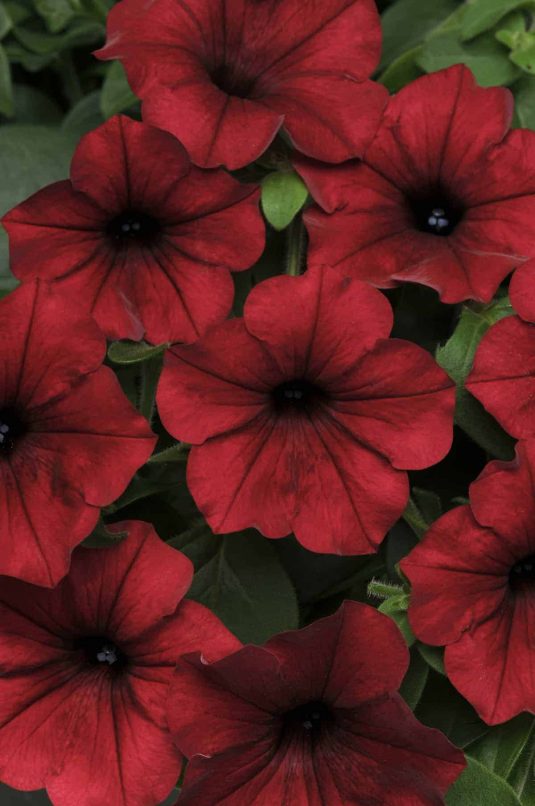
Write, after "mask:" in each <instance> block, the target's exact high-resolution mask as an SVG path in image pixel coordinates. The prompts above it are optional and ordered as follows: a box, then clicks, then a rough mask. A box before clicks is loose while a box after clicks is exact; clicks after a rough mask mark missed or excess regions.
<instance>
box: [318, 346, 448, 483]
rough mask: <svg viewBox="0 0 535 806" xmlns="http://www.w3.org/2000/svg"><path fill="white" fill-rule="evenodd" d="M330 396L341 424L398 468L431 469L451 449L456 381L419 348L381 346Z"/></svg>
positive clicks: (345, 377) (330, 406)
mask: <svg viewBox="0 0 535 806" xmlns="http://www.w3.org/2000/svg"><path fill="white" fill-rule="evenodd" d="M330 391H331V394H332V395H333V398H334V399H332V400H331V401H329V409H330V411H331V412H332V414H333V417H334V418H335V419H336V421H337V422H338V423H340V424H341V425H342V426H343V427H344V428H345V429H347V430H348V431H349V432H350V433H351V434H352V435H353V437H354V438H355V439H357V440H360V441H362V442H363V443H365V444H366V445H368V446H369V447H371V448H373V449H374V450H376V451H378V452H379V453H382V454H383V455H384V456H387V457H388V459H390V461H391V462H392V464H393V465H394V467H398V468H403V469H408V468H410V469H412V470H416V469H418V470H419V469H421V468H424V467H429V465H432V464H435V463H436V462H438V461H440V459H443V458H444V456H445V455H446V454H447V452H448V451H449V449H450V447H451V443H452V439H453V410H454V407H455V388H454V385H453V382H452V381H451V380H450V378H449V377H448V376H447V375H446V373H445V372H444V371H443V370H442V369H441V368H440V367H439V366H438V365H437V364H436V362H435V361H434V360H433V359H432V358H431V356H430V355H429V353H427V352H426V351H425V350H423V349H422V348H421V347H418V346H417V345H415V344H410V343H409V342H405V341H400V340H397V339H385V340H381V341H379V342H377V344H376V346H375V347H374V348H373V349H372V350H371V351H370V352H369V353H367V354H366V355H365V356H363V358H362V359H361V360H360V361H359V363H358V364H357V366H355V368H354V370H353V372H351V373H347V372H346V374H345V375H342V376H341V377H340V379H339V381H338V382H336V381H335V382H333V384H332V385H331V386H330Z"/></svg>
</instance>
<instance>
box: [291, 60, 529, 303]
mask: <svg viewBox="0 0 535 806" xmlns="http://www.w3.org/2000/svg"><path fill="white" fill-rule="evenodd" d="M437 99H438V101H437ZM512 111H513V102H512V96H511V94H510V92H509V91H508V90H506V89H503V88H496V87H495V88H492V89H482V88H481V87H478V86H477V85H476V84H475V82H474V78H473V76H472V73H471V72H470V70H468V69H467V68H466V67H463V66H462V65H457V66H455V67H451V68H449V69H447V70H442V71H439V72H437V73H433V74H432V75H428V76H423V77H422V78H419V79H417V80H416V81H414V82H413V83H411V84H409V85H408V86H407V87H405V88H404V89H402V90H401V91H400V92H399V93H397V94H396V95H395V96H394V97H393V98H391V100H390V103H389V106H388V108H387V111H386V113H385V116H384V118H383V122H382V123H381V126H380V127H379V130H378V133H377V136H376V138H375V140H374V141H373V143H372V145H371V146H370V148H369V149H368V151H367V152H366V154H365V156H364V162H362V163H348V164H347V165H343V166H340V167H337V168H332V167H328V166H321V165H314V164H310V163H309V164H307V163H306V161H303V160H301V161H299V160H297V161H296V167H297V169H298V170H299V172H300V173H301V174H302V176H303V177H304V179H305V181H306V182H307V184H308V186H309V188H310V191H311V193H312V195H313V196H314V198H315V199H316V201H317V202H318V204H319V205H320V206H321V208H323V210H321V209H319V208H318V207H313V208H311V209H310V210H309V211H308V212H307V213H306V215H305V221H306V223H307V228H308V232H309V235H310V242H311V249H310V260H311V261H312V263H314V262H315V263H329V264H330V265H340V266H341V267H343V268H344V269H346V270H348V271H349V270H350V271H351V272H352V273H353V275H354V276H355V277H358V278H359V279H362V280H367V281H368V282H371V283H373V284H374V285H377V286H380V287H382V288H388V287H392V286H394V285H396V282H400V281H406V280H409V281H411V282H417V283H423V284H424V285H428V286H431V287H432V288H434V289H436V290H437V291H438V292H439V294H440V296H441V299H442V300H443V302H459V301H460V300H464V299H477V300H484V301H488V300H490V299H491V298H492V296H493V294H494V292H495V291H496V289H497V287H498V285H499V284H500V282H501V281H502V280H503V278H504V277H505V276H506V275H507V274H508V273H509V272H510V271H511V270H512V269H513V268H514V267H516V266H518V265H519V264H521V263H522V262H523V261H524V260H525V259H526V257H528V256H535V229H534V228H533V225H532V222H533V219H534V218H535V173H534V172H533V164H534V162H535V133H534V132H532V131H528V130H523V129H516V130H515V131H512V132H509V133H507V131H508V128H509V125H510V121H511V116H512Z"/></svg>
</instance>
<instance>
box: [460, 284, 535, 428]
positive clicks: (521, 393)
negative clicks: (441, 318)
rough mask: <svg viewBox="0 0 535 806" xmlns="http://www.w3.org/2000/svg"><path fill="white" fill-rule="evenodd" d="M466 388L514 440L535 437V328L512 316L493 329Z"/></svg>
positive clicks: (490, 330)
mask: <svg viewBox="0 0 535 806" xmlns="http://www.w3.org/2000/svg"><path fill="white" fill-rule="evenodd" d="M517 288H518V286H517ZM466 388H467V389H468V391H469V392H471V394H473V395H474V397H477V399H478V400H479V401H480V402H481V403H483V405H484V406H485V408H486V409H487V411H489V412H490V414H492V416H493V417H495V418H496V420H498V422H499V423H500V425H502V426H503V428H505V430H506V431H508V433H509V434H511V436H513V437H517V438H520V439H523V438H530V437H535V324H531V323H529V322H524V321H522V319H520V318H519V317H518V316H509V317H506V318H505V319H502V320H501V321H500V322H497V323H496V324H495V325H493V326H492V327H491V328H489V330H488V331H487V332H486V333H485V335H484V336H483V338H482V339H481V342H480V344H479V346H478V348H477V351H476V355H475V359H474V366H473V368H472V371H471V373H470V375H469V376H468V380H467V382H466Z"/></svg>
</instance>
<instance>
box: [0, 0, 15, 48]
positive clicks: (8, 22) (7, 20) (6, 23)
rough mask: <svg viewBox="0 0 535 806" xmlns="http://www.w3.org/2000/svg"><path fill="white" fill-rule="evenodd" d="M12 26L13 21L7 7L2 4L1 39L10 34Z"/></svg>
mask: <svg viewBox="0 0 535 806" xmlns="http://www.w3.org/2000/svg"><path fill="white" fill-rule="evenodd" d="M12 25H13V21H12V19H11V16H10V14H9V12H8V10H7V8H6V6H5V5H4V3H0V39H3V38H4V36H5V35H6V34H7V33H9V31H10V30H11V27H12Z"/></svg>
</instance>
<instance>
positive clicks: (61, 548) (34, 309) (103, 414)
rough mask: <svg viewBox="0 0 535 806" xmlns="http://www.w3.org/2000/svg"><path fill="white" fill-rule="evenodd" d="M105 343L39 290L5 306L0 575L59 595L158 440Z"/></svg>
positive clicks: (12, 297)
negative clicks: (75, 558) (109, 507)
mask: <svg viewBox="0 0 535 806" xmlns="http://www.w3.org/2000/svg"><path fill="white" fill-rule="evenodd" d="M105 349H106V342H105V339H104V337H103V336H102V334H101V333H100V331H99V329H98V328H97V326H96V325H95V323H94V322H93V321H92V320H91V319H90V318H89V317H87V316H80V315H79V314H78V312H77V311H76V308H75V307H74V306H73V305H72V303H71V301H70V300H69V299H65V298H64V297H63V296H62V295H60V294H57V293H54V292H53V291H52V290H51V289H50V287H49V286H47V285H46V284H43V283H40V282H38V281H37V282H33V283H28V284H26V285H24V286H22V287H20V288H18V289H17V290H16V291H13V292H12V293H11V294H9V296H7V297H6V298H5V299H3V300H2V301H1V302H0V368H1V369H0V371H1V377H2V386H1V388H0V572H1V573H2V574H7V575H8V576H16V577H20V578H21V579H24V580H26V581H27V582H33V583H34V584H37V585H45V586H54V585H55V584H56V583H57V582H58V580H60V579H61V577H63V576H64V575H65V574H66V573H67V569H68V567H69V559H70V554H71V551H72V549H73V547H74V546H76V545H77V544H78V543H80V542H81V541H82V540H83V539H84V538H85V537H87V535H88V534H89V533H90V532H91V531H92V530H93V528H94V527H95V525H96V523H97V520H98V517H99V512H100V509H99V508H100V507H102V506H104V505H106V504H110V503H111V502H112V501H114V500H115V499H116V498H117V497H118V496H119V495H120V494H121V493H122V492H123V490H124V489H125V488H126V486H127V484H128V483H129V482H130V480H131V478H132V476H133V475H134V473H135V471H136V470H137V469H138V467H140V466H141V465H142V464H144V463H145V461H146V460H147V459H148V457H149V456H150V454H151V452H152V449H153V447H154V444H155V441H156V437H155V436H154V434H153V433H152V432H151V430H150V428H149V425H148V423H147V421H146V420H145V419H144V418H143V417H141V416H140V415H139V414H138V413H137V412H136V411H135V409H134V408H133V407H132V406H131V405H130V403H129V402H128V400H127V398H126V397H125V395H124V394H123V392H122V390H121V387H120V386H119V383H118V381H117V379H116V377H115V375H114V374H113V372H112V371H111V370H110V369H108V368H107V367H103V366H101V365H102V361H103V358H104V355H105Z"/></svg>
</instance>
